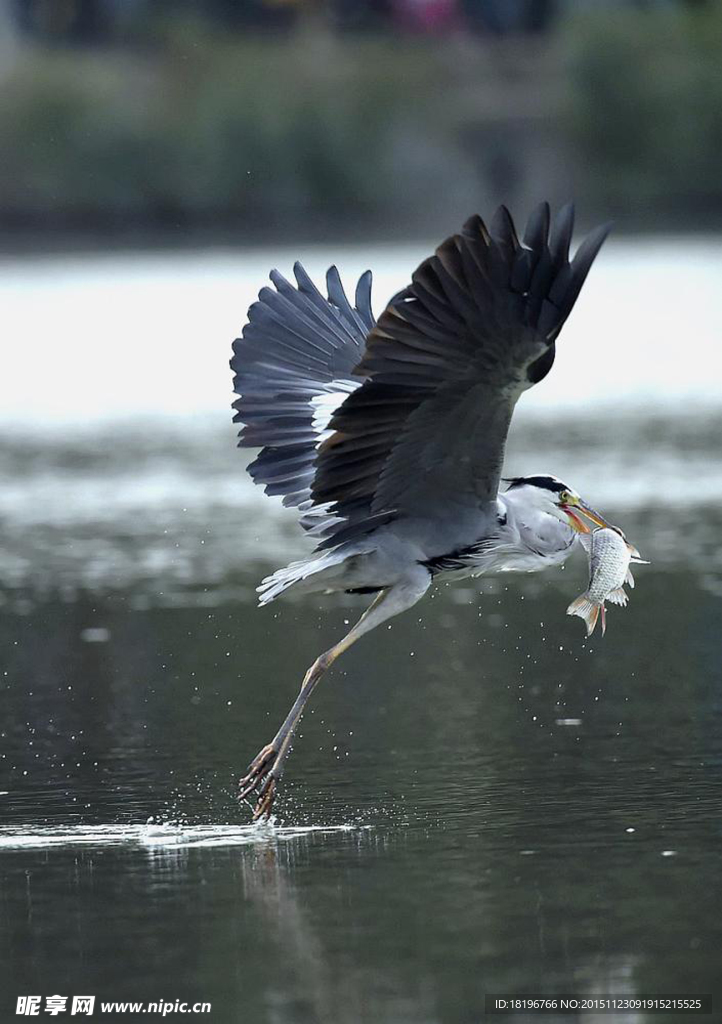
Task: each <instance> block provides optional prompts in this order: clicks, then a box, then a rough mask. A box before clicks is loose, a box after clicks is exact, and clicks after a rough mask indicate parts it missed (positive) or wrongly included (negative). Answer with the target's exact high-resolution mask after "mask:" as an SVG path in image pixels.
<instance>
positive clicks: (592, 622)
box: [567, 594, 604, 636]
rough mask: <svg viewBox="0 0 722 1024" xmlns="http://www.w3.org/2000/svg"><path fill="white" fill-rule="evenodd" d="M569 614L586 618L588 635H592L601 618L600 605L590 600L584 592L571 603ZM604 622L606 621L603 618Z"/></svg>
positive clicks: (568, 609)
mask: <svg viewBox="0 0 722 1024" xmlns="http://www.w3.org/2000/svg"><path fill="white" fill-rule="evenodd" d="M567 615H578V616H579V618H580V619H584V623H585V625H586V627H587V636H591V635H592V633H593V632H594V627H595V626H596V624H597V619H598V618H599V605H598V604H594V603H593V602H592V601H590V600H589V598H588V597H587V595H586V594H582V595H581V597H578V598H577V599H576V600H575V601H572V603H571V604H570V605H569V607H568V608H567ZM602 615H603V610H602ZM602 623H604V619H603V618H602Z"/></svg>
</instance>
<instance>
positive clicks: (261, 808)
mask: <svg viewBox="0 0 722 1024" xmlns="http://www.w3.org/2000/svg"><path fill="white" fill-rule="evenodd" d="M275 799H276V779H275V777H274V776H273V775H272V774H269V775H268V776H267V777H266V780H265V781H264V783H263V785H262V786H261V789H260V790H259V794H258V801H257V803H256V806H255V807H254V808H253V820H254V821H258V820H259V818H263V817H266V818H268V817H270V815H271V808H272V807H273V801H274V800H275Z"/></svg>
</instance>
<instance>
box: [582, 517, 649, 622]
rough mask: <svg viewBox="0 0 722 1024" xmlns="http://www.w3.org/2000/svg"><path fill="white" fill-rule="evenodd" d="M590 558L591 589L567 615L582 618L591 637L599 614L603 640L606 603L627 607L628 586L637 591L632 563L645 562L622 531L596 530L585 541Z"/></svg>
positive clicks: (589, 587) (588, 588) (589, 588)
mask: <svg viewBox="0 0 722 1024" xmlns="http://www.w3.org/2000/svg"><path fill="white" fill-rule="evenodd" d="M585 540H587V543H586V544H585V545H584V546H585V547H586V548H587V553H588V555H589V586H588V587H587V589H586V591H585V592H584V593H583V594H581V595H580V596H579V597H578V598H576V600H574V601H572V603H571V604H570V605H569V607H568V608H567V615H578V616H579V618H580V619H583V620H584V623H585V625H586V627H587V636H591V635H592V633H593V632H594V630H595V627H596V625H597V619H598V618H599V613H600V612H601V616H602V636H604V633H605V632H606V628H607V621H606V608H605V604H604V602H605V601H611V603H612V604H618V605H621V607H625V605H626V604H627V600H628V597H627V592H626V591H625V589H624V585H625V584H627V586H629V587H630V588H632V587H634V577H633V576H632V571H631V569H630V568H629V563H630V561H634V562H642V561H643V560H642V558H640V555H639V552H638V551H637V549H636V548H635V547H634V546H633V545H632V544H630V543H629V542H628V541H627V539H626V537H625V536H624V534H623V533H622V531H621V530H617V529H611V528H610V529H604V530H595V531H594V532H593V533H592V534H591V535H589V536H588V538H585Z"/></svg>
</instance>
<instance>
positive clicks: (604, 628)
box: [602, 605, 607, 636]
mask: <svg viewBox="0 0 722 1024" xmlns="http://www.w3.org/2000/svg"><path fill="white" fill-rule="evenodd" d="M606 632H607V609H606V608H605V606H604V605H602V636H604V634H605V633H606Z"/></svg>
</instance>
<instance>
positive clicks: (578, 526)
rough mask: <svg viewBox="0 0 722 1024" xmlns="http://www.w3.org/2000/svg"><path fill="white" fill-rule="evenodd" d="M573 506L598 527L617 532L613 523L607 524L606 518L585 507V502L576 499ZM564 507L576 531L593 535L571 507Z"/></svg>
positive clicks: (587, 506)
mask: <svg viewBox="0 0 722 1024" xmlns="http://www.w3.org/2000/svg"><path fill="white" fill-rule="evenodd" d="M573 504H574V508H575V509H576V510H577V511H578V512H581V514H582V515H583V516H586V518H587V519H590V520H591V521H592V522H593V523H595V524H596V525H597V526H602V527H604V528H605V529H607V530H616V527H615V526H612V524H611V523H609V522H607V520H606V519H605V518H604V516H602V515H600V514H599V512H597V511H596V509H593V508H591V507H590V506H589V505H585V504H584V502H583V501H581V500H579V499H578V498H575V499H574V502H573ZM562 507H563V508H564V511H565V512H566V514H567V515H568V516H569V520H570V522H571V525H572V526H573V528H574V529H575V530H577V531H578V532H579V533H591V530H590V529H589V527H588V526H587V524H586V523H585V522H584V521H583V520H582V519H580V517H579V516H578V515H576V513H575V512H574V511H572V509H571V508H570V506H569V505H564V506H562Z"/></svg>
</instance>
